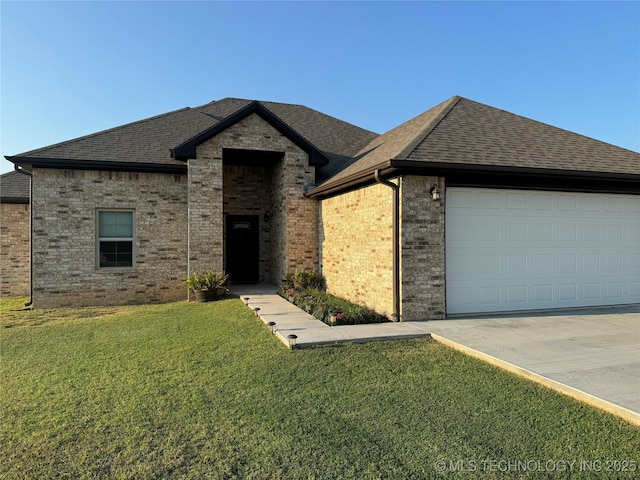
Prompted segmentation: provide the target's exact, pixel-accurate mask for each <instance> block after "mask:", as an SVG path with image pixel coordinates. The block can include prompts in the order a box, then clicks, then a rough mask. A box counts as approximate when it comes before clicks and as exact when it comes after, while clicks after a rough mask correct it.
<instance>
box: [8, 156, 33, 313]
mask: <svg viewBox="0 0 640 480" xmlns="http://www.w3.org/2000/svg"><path fill="white" fill-rule="evenodd" d="M13 169H14V170H15V171H16V172H18V173H21V174H22V175H26V176H27V177H29V301H28V302H27V303H25V304H24V306H25V307H30V306H31V305H33V231H32V228H33V174H31V173H29V172H27V171H26V170H25V169H24V168H20V167H19V166H18V164H14V165H13Z"/></svg>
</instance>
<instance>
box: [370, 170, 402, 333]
mask: <svg viewBox="0 0 640 480" xmlns="http://www.w3.org/2000/svg"><path fill="white" fill-rule="evenodd" d="M374 176H375V179H376V182H378V183H379V184H381V185H386V186H387V187H390V188H391V189H392V190H393V217H392V229H393V266H392V269H393V313H392V314H391V319H392V320H393V321H394V322H398V321H400V187H399V186H398V185H396V184H395V183H393V182H390V181H389V180H384V179H382V178H380V169H377V170H376V171H375V175H374Z"/></svg>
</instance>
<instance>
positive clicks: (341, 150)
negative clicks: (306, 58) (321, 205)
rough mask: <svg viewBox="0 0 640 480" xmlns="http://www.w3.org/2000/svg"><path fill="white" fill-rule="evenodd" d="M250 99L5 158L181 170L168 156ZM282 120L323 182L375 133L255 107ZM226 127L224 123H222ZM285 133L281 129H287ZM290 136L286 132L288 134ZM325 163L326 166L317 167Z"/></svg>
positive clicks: (294, 108)
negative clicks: (315, 158) (310, 155)
mask: <svg viewBox="0 0 640 480" xmlns="http://www.w3.org/2000/svg"><path fill="white" fill-rule="evenodd" d="M252 102H255V101H252V100H245V99H238V98H225V99H222V100H218V101H214V102H211V103H207V104H205V105H202V106H199V107H195V108H183V109H180V110H176V111H173V112H169V113H165V114H163V115H158V116H155V117H151V118H147V119H144V120H140V121H137V122H134V123H129V124H126V125H122V126H120V127H116V128H112V129H109V130H104V131H101V132H97V133H94V134H91V135H87V136H84V137H80V138H76V139H74V140H69V141H66V142H62V143H58V144H55V145H51V146H48V147H44V148H40V149H37V150H31V151H29V152H25V153H21V154H19V155H14V156H9V157H7V159H8V160H10V161H12V162H14V163H19V164H26V165H28V164H32V165H40V166H45V165H59V166H65V165H67V166H68V167H69V168H109V167H115V165H116V164H117V166H118V168H125V169H132V170H145V169H150V170H160V171H162V170H166V171H186V167H185V162H184V161H182V160H180V159H176V158H172V156H171V151H172V150H174V149H176V148H177V147H179V146H181V145H184V144H186V143H188V142H189V141H191V140H194V139H197V138H199V137H200V136H201V135H202V134H205V133H206V132H208V131H215V126H216V125H217V124H220V123H223V124H224V123H225V120H226V119H228V118H231V117H233V116H234V115H235V114H237V113H238V112H239V111H242V110H243V109H244V108H246V107H248V106H249V105H251V104H252ZM255 103H256V104H258V105H260V106H261V108H263V109H264V110H267V111H269V112H271V113H272V114H273V117H275V118H277V119H279V120H281V121H282V124H284V126H285V127H286V128H289V129H291V131H292V132H293V133H294V134H295V135H298V136H299V138H298V140H302V141H303V142H305V143H306V144H307V145H309V146H311V147H313V148H315V149H316V150H317V151H319V152H321V153H322V155H323V156H324V157H326V159H328V160H329V161H330V164H329V165H327V166H326V167H323V168H321V169H320V172H319V173H320V175H319V178H320V179H326V178H328V176H329V175H328V174H327V172H329V174H331V173H333V171H334V170H335V169H336V166H344V165H345V164H348V163H349V162H352V161H353V155H354V154H355V153H356V152H357V151H358V150H359V149H361V148H362V147H363V146H364V145H366V144H367V143H369V142H370V141H371V140H372V139H373V138H375V137H377V136H378V134H376V133H373V132H370V131H368V130H365V129H362V128H359V127H356V126H355V125H351V124H349V123H346V122H343V121H342V120H338V119H337V118H334V117H331V116H329V115H325V114H323V113H320V112H318V111H316V110H312V109H310V108H308V107H304V106H302V105H292V104H285V103H276V102H255ZM227 123H229V122H227ZM286 128H285V130H286ZM290 133H291V132H290ZM320 163H326V162H320Z"/></svg>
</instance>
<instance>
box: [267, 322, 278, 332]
mask: <svg viewBox="0 0 640 480" xmlns="http://www.w3.org/2000/svg"><path fill="white" fill-rule="evenodd" d="M267 327H269V331H270V332H271V335H273V334H274V333H276V322H269V323H267Z"/></svg>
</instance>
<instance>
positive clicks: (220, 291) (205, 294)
mask: <svg viewBox="0 0 640 480" xmlns="http://www.w3.org/2000/svg"><path fill="white" fill-rule="evenodd" d="M225 292H226V289H225V288H224V287H220V288H211V289H209V290H196V291H194V292H193V293H194V295H195V297H196V301H198V302H213V301H215V300H217V299H219V298H220V297H222V296H223V295H224V294H225Z"/></svg>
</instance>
